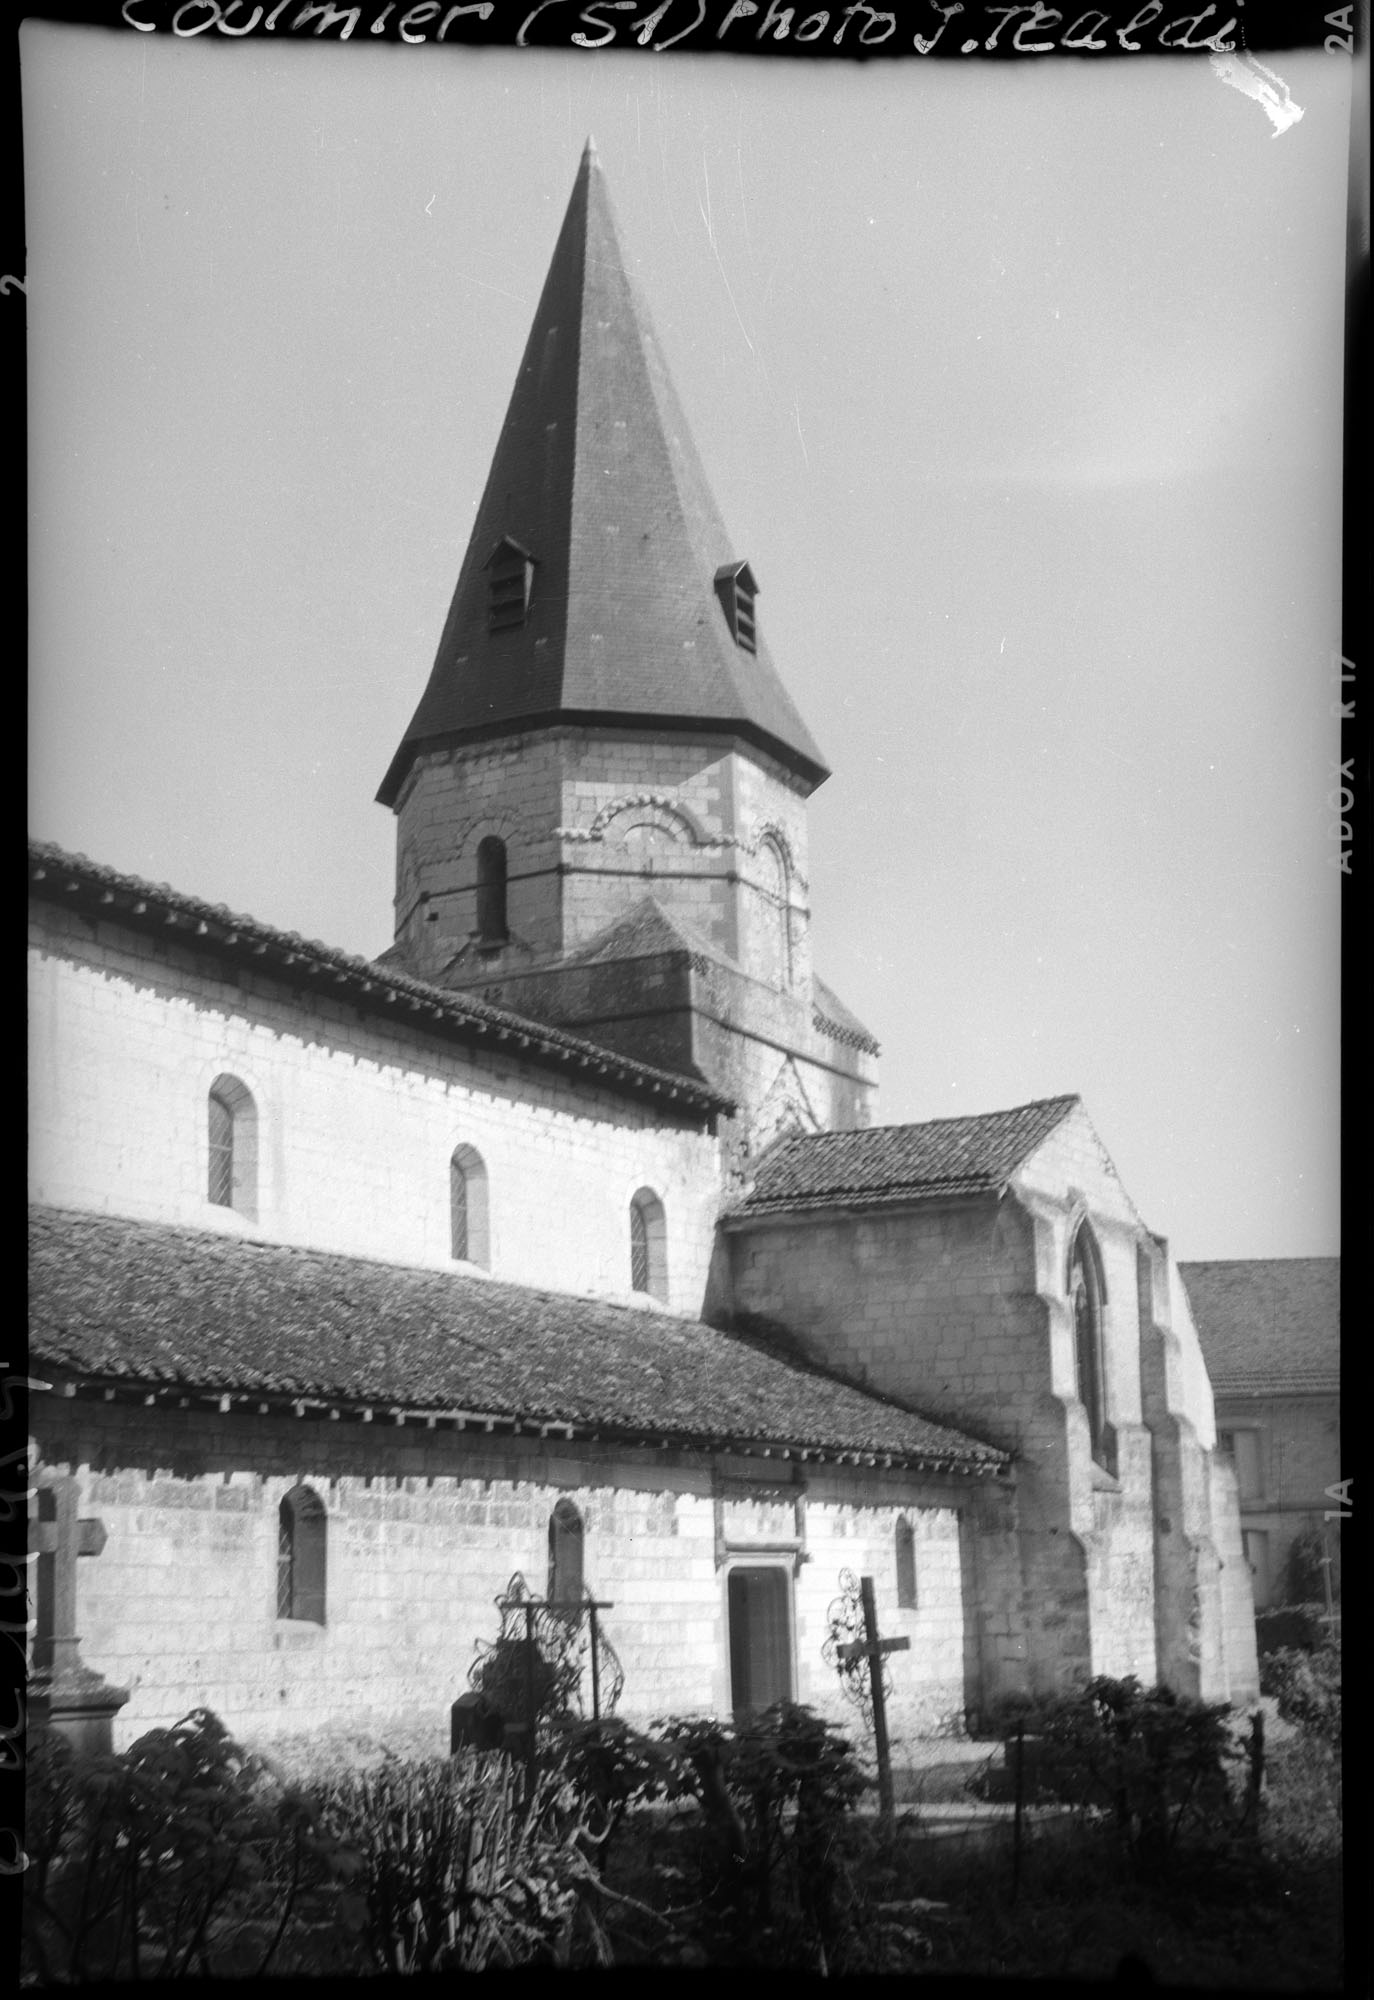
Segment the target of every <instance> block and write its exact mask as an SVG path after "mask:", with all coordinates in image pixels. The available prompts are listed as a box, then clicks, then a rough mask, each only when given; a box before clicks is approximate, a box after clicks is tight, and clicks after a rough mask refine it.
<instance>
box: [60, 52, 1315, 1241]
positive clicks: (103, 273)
mask: <svg viewBox="0 0 1374 2000" xmlns="http://www.w3.org/2000/svg"><path fill="white" fill-rule="evenodd" d="M21 61H22V67H23V84H24V120H25V159H26V200H27V205H28V259H29V261H28V269H27V299H28V316H29V333H30V351H31V371H30V408H31V447H30V448H31V472H30V485H31V520H30V549H31V555H30V615H31V709H30V712H31V738H30V830H31V833H32V834H33V836H34V837H35V838H38V839H43V840H53V841H56V842H58V843H60V844H61V845H62V846H64V847H67V848H69V849H75V850H78V851H80V852H83V853H86V854H88V855H90V856H91V857H92V858H93V859H95V860H98V861H101V862H104V863H106V864H108V865H110V866H113V867H115V868H119V869H123V870H126V871H128V872H130V873H134V874H138V875H142V876H145V877H148V878H150V879H152V880H154V881H158V882H168V883H171V884H172V885H173V886H174V887H176V888H178V889H180V890H182V891H185V892H186V893H188V894H192V895H196V896H200V897H203V898H205V899H207V900H208V901H210V902H216V903H224V904H226V905H228V907H229V908H231V909H232V910H235V911H238V912H244V913H247V914H250V915H253V916H255V917H258V918H259V919H261V920H263V921H265V922H268V923H271V924H275V925H278V926H280V927H282V928H283V929H287V930H294V931H299V932H301V933H303V934H304V935H305V936H307V937H312V938H318V939H322V940H323V941H325V942H326V943H328V944H331V945H335V946H339V947H342V948H343V949H346V950H350V951H355V952H358V953H361V954H363V955H366V956H374V955H375V954H376V953H378V952H379V951H381V950H382V949H383V948H384V947H385V946H386V945H387V944H388V943H389V941H390V925H391V897H392V890H393V881H392V871H393V865H394V822H393V820H392V816H391V814H390V813H389V812H387V811H386V810H385V809H384V808H382V807H381V806H379V805H377V804H376V803H375V802H374V801H375V794H376V790H377V787H378V785H379V784H380V782H381V780H382V777H383V774H384V773H385V771H386V768H387V765H388V763H389V761H390V758H391V756H392V753H393V752H394V750H395V748H396V746H397V744H398V743H399V741H400V739H401V736H402V733H403V731H404V729H405V726H406V724H407V722H408V721H409V718H410V715H411V713H412V711H413V709H414V706H415V703H416V702H417V700H418V698H419V695H420V693H421V691H422V689H423V687H424V685H425V681H426V679H427V676H428V673H429V669H430V665H431V663H432V660H433V656H434V649H435V647H436V645H437V643H438V638H439V634H440V630H441V627H442V624H443V620H444V615H445V612H446V610H447V607H448V601H449V598H450V596H451V594H452V589H453V585H454V582H455V580H456V577H457V573H458V567H459V563H460V561H461V558H462V554H463V550H464V547H465V544H466V539H467V534H468V531H469V528H470V526H471V522H472V518H473V515H474V512H475V509H476V505H477V502H478V500H479V498H480V496H481V492H482V488H483V484H484V481H485V478H486V473H487V469H488V465H489V463H490V459H491V455H492V451H493V448H494V446H495V443H496V438H497V434H498V431H499V428H500V424H501V419H502V417H503V415H504V412H505V407H506V403H507V400H508V398H509V394H510V390H511V387H512V385H513V382H514V379H515V374H516V370H517V367H518V365H519V361H520V357H521V354H522V351H523V347H524V341H525V337H526V334H527V332H528V328H529V323H530V320H531V318H532V316H533V312H534V308H535V304H536V302H537V299H538V296H539V291H540V288H541V286H542V283H543V279H544V275H545V271H546V269H547V265H548V262H549V258H550V256H551V254H552V250H553V245H554V241H555V238H556V236H557V232H558V227H559V223H560V221H561V219H562V215H563V211H564V208H565V206H566V203H567V199H568V195H569V193H570V191H571V187H572V183H573V179H574V176H575V174H576V170H577V164H578V159H579V156H580V153H581V150H582V147H583V144H584V142H585V140H586V139H587V137H588V135H589V134H594V136H595V139H596V144H597V149H598V152H599V153H600V156H601V159H602V163H603V166H604V169H605V172H606V177H607V184H608V187H609V190H610V194H611V199H612V203H613V206H614V208H615V211H616V215H617V219H618V222H619V225H620V233H621V238H622V243H623V247H624V250H625V255H626V261H627V264H628V265H629V267H630V269H631V270H632V272H633V273H634V274H635V276H636V278H637V281H638V283H639V286H640V289H641V291H642V293H643V295H644V297H645V298H646V300H647V303H648V307H649V312H650V316H651V318H652V320H653V322H654V325H655V327H656V329H657V331H658V333H659V336H660V340H661V343H662V345H663V347H664V350H665V352H666V355H667V357H668V361H669V365H670V367H671V369H672V371H673V375H674V379H675V381H676V384H677V387H678V391H679V394H680V397H681V399H682V402H683V405H684V407H685V409H686V412H687V416H688V420H689V422H690V424H691V426H692V429H693V434H694V436H695V439H696V443H697V446H698V449H699V451H700V454H701V457H702V461H703V463H704V465H705V467H706V470H707V474H708V477H709V479H710V481H711V484H712V486H713V489H714V492H715V495H716V498H717V500H718V502H719V504H720V508H721V512H722V514H723V516H724V519H725V521H726V523H727V525H728V526H729V527H730V530H731V533H732V535H733V537H734V539H735V542H736V545H737V547H738V549H739V550H740V551H741V553H742V554H743V555H745V556H747V558H748V560H749V562H750V564H751V566H752V568H753V569H754V572H755V574H756V576H757V578H758V580H759V585H760V598H759V609H760V615H761V617H762V618H763V619H764V620H766V623H767V629H768V635H769V644H770V648H771V651H772V654H773V658H774V660H775V662H776V663H777V666H778V669H779V671H780V672H781V674H782V675H783V678H784V679H785V681H786V682H787V684H788V686H789V688H790V690H791V692H792V694H793V697H794V699H795V700H796V702H797V705H798V707H799V708H800V710H801V712H802V714H803V715H804V717H805V718H806V720H807V722H808V724H809V725H810V727H811V729H812V731H813V733H814V734H815V736H816V738H817V740H818V741H819V743H820V745H821V748H822V750H823V751H824V752H825V754H826V756H827V758H828V761H829V762H830V764H831V766H832V769H833V776H832V777H831V778H830V779H829V780H828V781H827V782H826V783H825V784H824V785H823V786H822V787H821V789H820V790H819V791H818V792H817V793H816V794H815V795H814V797H813V800H812V803H811V810H810V819H811V857H810V858H811V868H810V889H811V907H812V912H813V919H812V924H813V938H814V944H815V957H816V965H817V969H818V971H819V972H820V973H821V975H822V976H823V977H824V978H825V979H826V980H827V981H828V982H829V983H830V984H831V985H832V986H833V987H834V988H835V989H836V990H837V991H838V992H839V994H840V995H841V997H842V998H843V999H844V1000H845V1002H846V1003H847V1004H848V1005H849V1006H850V1007H851V1008H852V1009H853V1010H854V1011H855V1012H856V1013H857V1014H858V1015H859V1016H860V1018H861V1019H863V1020H864V1021H865V1022H866V1023H867V1024H868V1026H869V1027H871V1028H872V1030H873V1031H874V1033H875V1034H876V1035H877V1037H878V1039H879V1041H880V1042H881V1044H882V1046H883V1051H884V1053H883V1059H882V1064H881V1070H880V1075H881V1089H880V1092H879V1095H878V1100H877V1105H876V1110H875V1118H876V1121H877V1122H881V1123H886V1124H893V1123H901V1122H905V1121H908V1120H914V1119H924V1118H934V1117H944V1116H950V1115H955V1114H960V1113H968V1112H978V1111H987V1110H993V1109H996V1108H999V1107H1003V1106H1009V1105H1013V1104H1019V1103H1024V1102H1026V1101H1028V1100H1030V1099H1034V1098H1038V1097H1047V1096H1053V1095H1058V1094H1060V1093H1062V1092H1069V1091H1076V1092H1078V1093H1079V1094H1080V1095H1081V1096H1082V1097H1083V1099H1084V1101H1085V1103H1086V1105H1087V1108H1088V1110H1089V1113H1090V1115H1091V1116H1092V1118H1093V1121H1094V1124H1095V1125H1096V1127H1097V1130H1098V1132H1099V1134H1100V1136H1101V1138H1102V1140H1103V1142H1104V1144H1105V1145H1106V1147H1107V1150H1108V1152H1109V1153H1110V1155H1111V1157H1112V1159H1113V1161H1114V1162H1115V1165H1116V1167H1117V1170H1118V1172H1119V1173H1120V1175H1121V1177H1122V1180H1123V1182H1124V1183H1125V1185H1126V1188H1127V1189H1128V1191H1129V1192H1130V1193H1131V1195H1132V1197H1133V1199H1134V1201H1135V1203H1136V1205H1137V1207H1138V1208H1139V1209H1140V1211H1141V1213H1142V1214H1143V1215H1144V1217H1145V1218H1146V1220H1147V1222H1148V1223H1149V1225H1150V1226H1151V1227H1152V1228H1153V1229H1155V1230H1157V1231H1160V1232H1162V1233H1163V1234H1165V1235H1166V1236H1167V1237H1168V1238H1169V1240H1170V1244H1171V1247H1172V1248H1173V1250H1174V1252H1175V1254H1176V1255H1177V1256H1179V1257H1180V1258H1184V1259H1201V1258H1224V1257H1283V1256H1316V1255H1329V1254H1334V1253H1336V1252H1337V1251H1338V1249H1339V1240H1338V1183H1337V1168H1338V1055H1339V1044H1338V1026H1339V1023H1338V948H1339V881H1340V878H1339V875H1338V872H1337V870H1336V868H1335V867H1334V866H1333V865H1332V859H1331V857H1332V855H1333V853H1334V852H1335V850H1336V843H1335V840H1334V838H1333V827H1334V823H1335V822H1336V820H1337V819H1338V817H1339V815H1338V813H1337V812H1336V810H1335V809H1334V807H1333V804H1332V802H1331V801H1332V796H1333V793H1334V791H1335V788H1336V775H1335V766H1336V760H1337V749H1338V737H1337V723H1336V720H1335V718H1334V711H1333V703H1334V701H1335V699H1336V696H1337V693H1338V688H1337V684H1336V682H1335V681H1334V679H1333V677H1332V676H1333V662H1334V661H1335V660H1336V659H1337V658H1338V656H1339V649H1340V648H1339V638H1340V626H1339V609H1340V604H1339V598H1340V558H1341V543H1340V519H1339V498H1340V486H1339V480H1340V467H1341V365H1342V364H1341V343H1342V337H1343V316H1344V291H1343V287H1344V258H1345V230H1346V179H1347V152H1348V144H1349V123H1350V69H1349V65H1348V64H1347V63H1345V62H1344V61H1342V60H1333V59H1332V58H1330V57H1327V56H1324V55H1322V54H1319V53H1312V54H1302V53H1296V54H1290V53H1285V54H1284V55H1283V56H1282V57H1281V58H1280V57H1274V58H1270V63H1271V66H1272V67H1273V68H1275V69H1276V70H1278V71H1280V72H1281V74H1282V78H1283V81H1284V82H1285V83H1286V85H1287V86H1288V89H1289V92H1290V93H1291V98H1292V100H1293V102H1294V104H1296V105H1297V106H1299V107H1301V110H1302V114H1303V115H1302V116H1301V118H1300V119H1297V120H1296V121H1293V122H1290V123H1288V124H1287V125H1286V127H1285V128H1284V129H1283V130H1281V131H1280V130H1277V129H1276V127H1275V122H1274V121H1273V120H1272V119H1271V118H1270V117H1269V116H1268V115H1267V114H1266V111H1265V108H1264V106H1263V105H1262V104H1261V103H1260V102H1259V101H1257V100H1256V99H1254V98H1253V97H1250V96H1247V95H1245V94H1243V93H1242V92H1241V91H1240V90H1237V89H1233V88H1229V87H1227V84H1226V81H1225V79H1224V78H1223V77H1221V76H1219V75H1218V74H1217V73H1216V71H1215V70H1214V69H1213V67H1212V66H1211V65H1210V64H1209V63H1208V62H1207V60H1206V59H1205V58H1203V57H1197V58H1188V59H1183V60H1178V59H1174V60H1168V59H1159V58H1154V59H1146V58H1141V59H1133V60H1130V61H1124V62H1117V63H1102V64H1085V63H1081V62H1073V61H1069V60H1059V59H1050V60H1046V61H1043V62H1040V61H1032V62H1020V63H1016V64H1011V65H1006V66H997V67H992V66H989V65H984V64H968V65H965V64H963V63H946V64H940V65H934V64H925V65H923V64H921V63H920V62H918V61H915V60H913V61H909V62H905V63H894V64H888V65H876V64H865V65H862V66H858V65H850V64H847V63H839V62H832V63H825V64H814V65H813V64H805V65H803V64H793V63H790V62H768V63H754V62H749V61H747V60H740V59H733V58H712V57H709V56H708V57H702V56H694V55H685V54H684V55H677V54H674V53H672V52H668V53H666V54H664V55H662V56H651V55H650V56H646V55H639V54H634V53H629V54H625V55H620V54H615V53H599V54H596V55H588V54H584V53H582V52H580V51H572V50H568V51H563V50H556V51H536V50H523V51H522V50H516V49H509V50H499V51H489V50H480V51H479V50H473V49H464V48H461V47H455V46H445V47H436V46H423V47H402V46H396V45H382V44H375V43H374V44H371V45H363V44H361V43H359V44H352V45H348V46H342V47H340V46H330V45H326V44H321V43H314V42H302V41H299V40H297V41H292V42H287V43H271V42H267V41H265V40H250V41H244V42H233V43H226V42H225V41H224V40H223V39H221V38H219V37H212V36H204V37H198V38H195V39H180V40H178V39H173V38H172V37H169V36H165V35H161V34H158V35H151V34H150V35H136V34H132V33H118V32H109V31H104V30H99V29H92V28H83V27H71V26H60V25H56V24H48V23H43V22H36V21H29V22H27V23H26V24H25V26H24V28H23V30H22V32H21Z"/></svg>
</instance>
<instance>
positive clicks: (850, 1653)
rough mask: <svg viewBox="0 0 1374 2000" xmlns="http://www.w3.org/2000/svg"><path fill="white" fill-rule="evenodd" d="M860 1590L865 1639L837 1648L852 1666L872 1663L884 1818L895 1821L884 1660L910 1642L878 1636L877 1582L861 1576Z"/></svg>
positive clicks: (905, 1648)
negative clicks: (862, 1662) (874, 1595)
mask: <svg viewBox="0 0 1374 2000" xmlns="http://www.w3.org/2000/svg"><path fill="white" fill-rule="evenodd" d="M859 1591H860V1594H861V1596H862V1598H863V1607H864V1636H863V1638H862V1639H851V1640H850V1641H849V1643H848V1644H847V1645H844V1646H837V1647H836V1649H835V1651H836V1657H837V1658H838V1659H841V1660H843V1661H844V1663H845V1665H846V1666H848V1665H849V1663H850V1662H851V1660H860V1659H865V1660H867V1661H868V1675H869V1685H870V1687H871V1688H872V1690H873V1743H874V1747H875V1749H876V1750H877V1753H878V1805H879V1809H880V1810H881V1812H882V1815H883V1818H884V1819H891V1817H892V1810H893V1800H892V1753H891V1751H890V1750H889V1748H888V1742H887V1708H886V1705H885V1702H884V1699H883V1659H884V1657H885V1656H886V1655H887V1654H888V1653H905V1652H909V1651H910V1649H911V1641H910V1639H883V1638H880V1637H879V1636H878V1611H877V1606H876V1604H875V1603H874V1598H873V1579H872V1577H871V1576H865V1577H860V1579H859Z"/></svg>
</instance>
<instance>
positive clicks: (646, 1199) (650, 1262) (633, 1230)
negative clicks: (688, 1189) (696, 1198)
mask: <svg viewBox="0 0 1374 2000" xmlns="http://www.w3.org/2000/svg"><path fill="white" fill-rule="evenodd" d="M667 1239H668V1229H667V1220H666V1217H665V1216H664V1213H663V1203H662V1202H661V1201H660V1200H659V1198H658V1196H657V1195H656V1194H655V1193H654V1191H653V1189H652V1188H640V1190H639V1192H638V1193H637V1194H636V1195H635V1197H634V1200H633V1201H632V1202H631V1203H630V1290H631V1291H632V1292H647V1293H648V1294H649V1296H650V1297H651V1298H655V1299H662V1300H665V1301H666V1299H667V1297H668V1240H667Z"/></svg>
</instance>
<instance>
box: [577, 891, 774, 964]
mask: <svg viewBox="0 0 1374 2000" xmlns="http://www.w3.org/2000/svg"><path fill="white" fill-rule="evenodd" d="M669 952H676V953H679V954H682V955H684V956H686V957H688V958H690V959H691V961H692V963H693V964H694V965H698V966H702V967H705V966H707V965H725V966H731V965H732V961H731V960H730V959H729V958H728V957H727V956H726V954H725V953H724V952H723V951H718V950H717V949H716V947H715V946H714V945H712V944H710V943H708V942H707V940H706V939H705V938H704V937H702V936H701V935H700V934H699V933H698V932H697V931H695V930H693V929H692V927H691V925H690V924H688V923H686V922H684V921H683V919H682V918H681V917H675V916H669V914H668V912H667V911H666V910H665V909H664V907H663V905H662V904H661V903H660V902H659V900H658V898H657V897H656V896H642V897H641V898H640V900H639V901H638V902H637V903H635V904H633V905H632V906H631V908H630V909H628V910H627V911H626V912H625V914H624V916H622V917H616V918H615V919H614V921H613V922H611V923H609V924H607V926H606V928H605V929H604V930H602V931H598V932H597V934H596V936H595V937H594V938H593V939H592V940H591V942H590V943H589V944H585V945H583V946H582V948H581V950H580V951H574V952H570V953H569V954H568V956H567V957H566V958H565V959H563V960H562V964H564V965H599V964H602V963H611V962H616V961H619V960H621V959H626V958H657V957H660V956H663V955H666V954H667V953H669ZM732 969H737V968H732Z"/></svg>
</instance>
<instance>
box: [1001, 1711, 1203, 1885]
mask: <svg viewBox="0 0 1374 2000" xmlns="http://www.w3.org/2000/svg"><path fill="white" fill-rule="evenodd" d="M1228 1713H1229V1711H1228V1707H1227V1704H1226V1703H1224V1702H1220V1703H1208V1702H1200V1701H1190V1700H1187V1699H1185V1698H1183V1697H1181V1696H1179V1695H1176V1694H1174V1693H1173V1692H1172V1691H1171V1690H1170V1689H1169V1688H1166V1687H1154V1688H1143V1687H1142V1686H1141V1685H1140V1682H1139V1681H1138V1680H1137V1679H1136V1678H1135V1676H1134V1675H1129V1676H1128V1677H1127V1678H1126V1679H1125V1680H1111V1679H1108V1678H1106V1677H1099V1678H1098V1679H1096V1680H1093V1681H1090V1682H1089V1683H1088V1685H1087V1687H1086V1688H1084V1689H1083V1690H1082V1692H1081V1693H1077V1694H1072V1695H1066V1696H1063V1697H1061V1698H1060V1699H1058V1700H1056V1701H1051V1702H1048V1703H1043V1704H1040V1705H1038V1706H1036V1707H1033V1708H1032V1709H1030V1710H1029V1711H1028V1712H1023V1714H1022V1716H1021V1718H1020V1720H1021V1722H1022V1725H1023V1727H1024V1728H1025V1730H1026V1733H1027V1737H1028V1738H1030V1739H1031V1744H1032V1745H1033V1748H1031V1750H1030V1755H1031V1757H1032V1758H1033V1760H1034V1761H1033V1763H1032V1765H1031V1769H1032V1771H1033V1772H1034V1774H1035V1776H1036V1777H1037V1778H1038V1779H1039V1781H1040V1784H1041V1786H1042V1788H1044V1789H1046V1790H1048V1791H1049V1792H1050V1793H1051V1794H1052V1795H1055V1796H1058V1797H1060V1798H1062V1799H1065V1800H1066V1801H1068V1802H1069V1803H1071V1804H1075V1805H1079V1806H1083V1807H1087V1808H1093V1809H1098V1810H1102V1811H1105V1812H1107V1813H1108V1814H1109V1815H1110V1817H1111V1820H1112V1822H1113V1824H1114V1826H1115V1828H1116V1831H1117V1833H1118V1835H1119V1837H1120V1840H1121V1843H1122V1847H1123V1849H1124V1851H1125V1853H1126V1854H1127V1856H1128V1857H1129V1858H1130V1860H1131V1861H1132V1862H1133V1863H1135V1864H1137V1865H1140V1866H1143V1867H1147V1868H1158V1867H1161V1866H1163V1865H1164V1864H1165V1863H1166V1862H1167V1861H1168V1860H1169V1858H1170V1857H1171V1856H1172V1855H1173V1853H1174V1851H1175V1850H1176V1849H1177V1848H1178V1847H1179V1846H1180V1845H1186V1844H1187V1843H1188V1842H1189V1841H1190V1840H1196V1839H1201V1840H1203V1841H1207V1842H1211V1841H1213V1840H1214V1839H1215V1836H1216V1834H1217V1833H1218V1831H1219V1830H1225V1831H1233V1830H1238V1814H1237V1813H1236V1811H1235V1809H1234V1807H1233V1802H1232V1797H1231V1788H1230V1784H1229V1781H1228V1776H1227V1766H1228V1764H1229V1763H1231V1762H1232V1761H1234V1759H1235V1758H1236V1757H1237V1755H1238V1754H1239V1753H1238V1750H1237V1746H1236V1745H1235V1743H1234V1742H1233V1740H1232V1737H1231V1734H1230V1731H1229V1729H1228V1727H1227V1716H1228Z"/></svg>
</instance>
